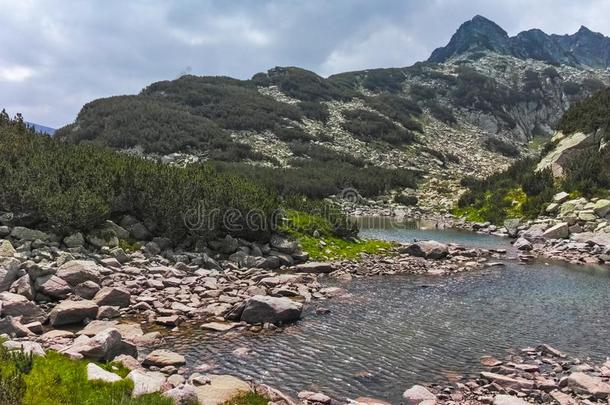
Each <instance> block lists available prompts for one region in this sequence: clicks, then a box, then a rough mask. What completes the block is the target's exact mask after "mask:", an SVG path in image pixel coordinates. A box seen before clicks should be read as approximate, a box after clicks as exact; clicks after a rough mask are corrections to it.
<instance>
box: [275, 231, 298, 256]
mask: <svg viewBox="0 0 610 405" xmlns="http://www.w3.org/2000/svg"><path fill="white" fill-rule="evenodd" d="M269 245H271V247H272V248H273V249H275V250H277V251H279V252H282V253H287V254H292V253H294V252H296V250H297V249H298V247H299V244H298V243H297V242H296V241H295V240H292V239H290V238H288V237H286V236H283V235H279V234H277V233H275V234H273V235H271V240H270V241H269Z"/></svg>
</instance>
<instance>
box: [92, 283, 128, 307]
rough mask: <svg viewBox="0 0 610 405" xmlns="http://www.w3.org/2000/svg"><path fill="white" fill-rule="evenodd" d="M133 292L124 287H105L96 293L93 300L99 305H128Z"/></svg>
mask: <svg viewBox="0 0 610 405" xmlns="http://www.w3.org/2000/svg"><path fill="white" fill-rule="evenodd" d="M130 298H131V294H130V293H129V291H127V290H125V289H124V288H117V287H104V288H102V289H101V290H99V291H98V293H97V294H95V297H93V301H94V302H95V303H96V304H97V305H99V306H102V305H108V306H113V307H120V308H124V307H128V306H129V300H130Z"/></svg>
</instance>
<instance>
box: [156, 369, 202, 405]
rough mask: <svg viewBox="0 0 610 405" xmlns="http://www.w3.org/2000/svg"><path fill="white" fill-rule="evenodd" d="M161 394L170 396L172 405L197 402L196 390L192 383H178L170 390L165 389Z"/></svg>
mask: <svg viewBox="0 0 610 405" xmlns="http://www.w3.org/2000/svg"><path fill="white" fill-rule="evenodd" d="M172 377H173V376H172ZM170 378H171V377H170ZM161 395H163V396H164V397H166V398H170V399H171V400H172V402H173V404H174V405H190V404H196V403H198V402H197V391H196V390H195V387H193V386H192V385H179V386H177V387H175V388H172V389H171V390H168V391H165V392H164V393H163V394H161Z"/></svg>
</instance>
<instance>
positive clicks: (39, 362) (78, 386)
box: [0, 345, 268, 405]
mask: <svg viewBox="0 0 610 405" xmlns="http://www.w3.org/2000/svg"><path fill="white" fill-rule="evenodd" d="M88 363H89V361H85V360H70V359H69V358H67V357H66V356H64V355H62V354H59V353H57V352H54V351H48V352H47V353H46V355H45V356H44V357H42V356H31V355H26V354H23V353H22V352H21V351H9V350H7V349H6V348H5V347H4V346H2V345H0V405H118V404H120V405H172V404H173V402H172V400H171V399H169V398H166V397H163V396H162V395H161V394H159V393H154V394H147V395H142V396H140V397H138V398H132V396H131V395H132V391H133V383H132V382H131V381H130V380H127V379H123V380H121V381H118V382H115V383H104V382H101V381H88V380H87V364H88ZM98 365H99V366H100V367H102V368H104V369H106V370H107V371H110V372H113V373H115V374H117V375H119V376H121V377H122V378H125V377H126V376H127V374H128V373H129V370H128V369H126V368H125V367H123V366H122V365H120V364H115V363H106V364H98ZM267 402H268V399H267V398H265V397H263V396H261V395H258V394H255V393H244V394H241V395H239V396H237V397H235V398H233V399H231V400H229V401H227V402H226V404H225V405H263V404H266V403H267ZM196 404H197V402H196V401H195V402H193V405H196Z"/></svg>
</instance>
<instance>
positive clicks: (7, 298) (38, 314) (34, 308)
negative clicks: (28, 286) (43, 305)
mask: <svg viewBox="0 0 610 405" xmlns="http://www.w3.org/2000/svg"><path fill="white" fill-rule="evenodd" d="M0 303H1V304H2V305H1V306H0V307H1V308H2V310H1V312H0V313H1V315H2V316H21V317H22V318H21V321H22V322H24V323H29V322H35V321H39V322H43V321H44V320H45V319H46V317H47V316H46V314H45V312H44V311H43V310H42V309H40V308H39V307H38V305H36V304H34V303H33V302H32V301H30V300H28V299H27V298H26V297H24V296H23V295H19V294H13V293H9V292H3V293H0Z"/></svg>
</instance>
